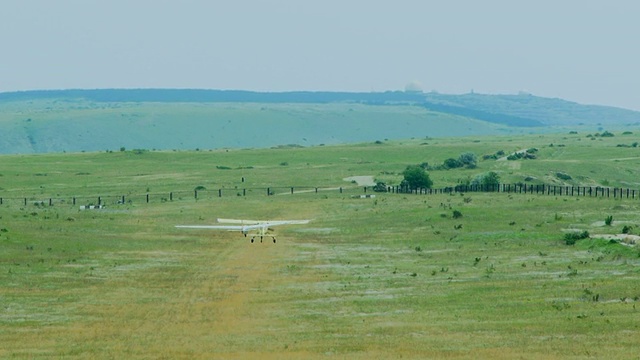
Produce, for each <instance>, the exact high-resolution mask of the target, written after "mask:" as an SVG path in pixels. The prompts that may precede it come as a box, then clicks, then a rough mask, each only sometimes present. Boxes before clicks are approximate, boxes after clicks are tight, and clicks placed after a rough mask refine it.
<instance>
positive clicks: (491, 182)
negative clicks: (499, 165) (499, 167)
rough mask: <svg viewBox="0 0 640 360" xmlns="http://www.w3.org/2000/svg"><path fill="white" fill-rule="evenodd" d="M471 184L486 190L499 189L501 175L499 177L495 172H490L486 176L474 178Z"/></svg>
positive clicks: (481, 175)
mask: <svg viewBox="0 0 640 360" xmlns="http://www.w3.org/2000/svg"><path fill="white" fill-rule="evenodd" d="M471 184H472V185H480V186H482V187H483V188H484V189H485V190H488V189H498V186H500V175H498V174H497V173H496V172H494V171H490V172H488V173H485V174H480V175H478V176H476V177H475V178H473V180H472V181H471Z"/></svg>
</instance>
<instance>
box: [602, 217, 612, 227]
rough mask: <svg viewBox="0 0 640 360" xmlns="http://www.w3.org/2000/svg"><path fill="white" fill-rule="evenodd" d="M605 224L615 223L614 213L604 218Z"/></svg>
mask: <svg viewBox="0 0 640 360" xmlns="http://www.w3.org/2000/svg"><path fill="white" fill-rule="evenodd" d="M604 224H605V225H607V226H611V224H613V215H609V216H607V217H606V218H605V219H604Z"/></svg>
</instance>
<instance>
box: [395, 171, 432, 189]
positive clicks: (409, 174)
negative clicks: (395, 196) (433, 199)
mask: <svg viewBox="0 0 640 360" xmlns="http://www.w3.org/2000/svg"><path fill="white" fill-rule="evenodd" d="M402 175H403V176H404V180H402V186H403V187H407V188H408V189H409V190H415V189H430V188H431V186H432V185H433V181H431V178H430V177H429V174H427V172H426V171H424V169H423V168H422V167H420V165H409V166H407V168H406V169H405V170H404V171H403V172H402Z"/></svg>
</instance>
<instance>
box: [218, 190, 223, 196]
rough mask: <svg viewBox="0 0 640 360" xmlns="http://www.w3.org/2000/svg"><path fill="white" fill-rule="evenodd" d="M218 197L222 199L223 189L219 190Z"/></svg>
mask: <svg viewBox="0 0 640 360" xmlns="http://www.w3.org/2000/svg"><path fill="white" fill-rule="evenodd" d="M218 197H222V189H218Z"/></svg>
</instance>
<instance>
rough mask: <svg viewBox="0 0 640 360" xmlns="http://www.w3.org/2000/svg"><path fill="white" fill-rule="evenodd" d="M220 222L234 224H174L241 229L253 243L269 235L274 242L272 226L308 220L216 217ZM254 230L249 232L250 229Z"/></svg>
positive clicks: (187, 227) (189, 227) (190, 227)
mask: <svg viewBox="0 0 640 360" xmlns="http://www.w3.org/2000/svg"><path fill="white" fill-rule="evenodd" d="M218 222H219V223H221V224H234V225H176V227H177V228H181V229H213V230H229V231H241V232H242V234H243V235H244V236H245V237H247V235H250V236H251V242H252V243H253V242H254V240H255V238H257V237H259V238H260V242H262V239H263V238H264V237H271V239H273V242H274V243H275V242H276V237H275V236H274V235H272V234H271V233H270V231H273V229H271V227H272V226H278V225H300V224H308V223H309V220H273V221H264V220H236V219H218ZM254 230H255V231H256V232H255V233H252V234H249V232H250V231H254Z"/></svg>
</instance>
